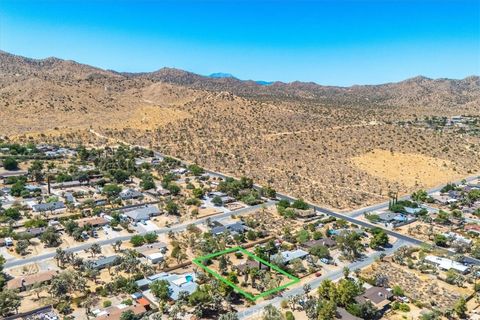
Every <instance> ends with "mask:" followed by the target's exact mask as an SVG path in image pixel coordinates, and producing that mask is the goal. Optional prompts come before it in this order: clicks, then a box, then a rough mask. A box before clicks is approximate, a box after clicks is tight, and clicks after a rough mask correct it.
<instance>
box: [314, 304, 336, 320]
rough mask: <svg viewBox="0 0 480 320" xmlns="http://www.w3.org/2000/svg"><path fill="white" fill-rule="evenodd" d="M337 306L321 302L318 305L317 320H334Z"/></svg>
mask: <svg viewBox="0 0 480 320" xmlns="http://www.w3.org/2000/svg"><path fill="white" fill-rule="evenodd" d="M336 310H337V306H336V304H335V302H334V301H331V300H322V301H320V302H319V304H318V320H334V319H335V313H336Z"/></svg>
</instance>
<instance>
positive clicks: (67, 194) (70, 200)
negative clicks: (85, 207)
mask: <svg viewBox="0 0 480 320" xmlns="http://www.w3.org/2000/svg"><path fill="white" fill-rule="evenodd" d="M63 198H64V199H65V202H67V203H75V202H76V200H75V197H74V196H73V194H72V193H71V192H65V193H64V194H63Z"/></svg>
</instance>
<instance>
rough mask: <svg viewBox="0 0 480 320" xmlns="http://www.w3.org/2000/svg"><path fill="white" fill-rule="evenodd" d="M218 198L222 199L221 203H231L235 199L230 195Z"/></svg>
mask: <svg viewBox="0 0 480 320" xmlns="http://www.w3.org/2000/svg"><path fill="white" fill-rule="evenodd" d="M220 199H221V200H222V203H223V204H225V203H232V202H235V201H237V199H235V198H234V197H230V196H224V197H220Z"/></svg>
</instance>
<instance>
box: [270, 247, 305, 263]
mask: <svg viewBox="0 0 480 320" xmlns="http://www.w3.org/2000/svg"><path fill="white" fill-rule="evenodd" d="M308 255H309V254H308V252H306V251H303V250H301V249H296V250H290V251H282V252H280V253H277V254H275V255H273V256H272V261H275V260H277V259H280V260H281V261H282V262H284V263H289V262H290V261H292V260H295V259H304V258H306V257H307V256H308Z"/></svg>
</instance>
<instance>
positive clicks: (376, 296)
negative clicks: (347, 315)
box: [355, 287, 393, 310]
mask: <svg viewBox="0 0 480 320" xmlns="http://www.w3.org/2000/svg"><path fill="white" fill-rule="evenodd" d="M392 298H393V294H392V292H391V291H389V290H387V289H386V288H383V287H371V288H368V289H367V290H365V292H364V293H362V294H360V295H358V296H357V297H355V301H356V302H357V303H361V304H363V303H365V302H367V301H370V302H371V303H372V304H373V305H374V306H375V307H377V308H378V309H380V310H382V309H384V308H385V307H387V306H388V305H390V303H391V302H392Z"/></svg>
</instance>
